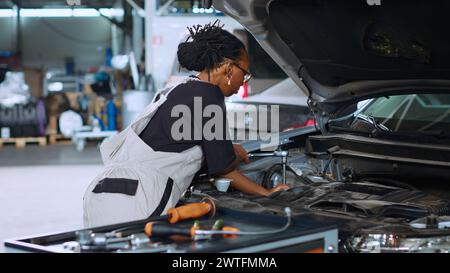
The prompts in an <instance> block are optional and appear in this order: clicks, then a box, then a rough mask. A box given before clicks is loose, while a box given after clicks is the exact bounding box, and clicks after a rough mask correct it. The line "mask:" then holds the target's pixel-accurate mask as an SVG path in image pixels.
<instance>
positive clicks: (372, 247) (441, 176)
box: [187, 136, 450, 252]
mask: <svg viewBox="0 0 450 273" xmlns="http://www.w3.org/2000/svg"><path fill="white" fill-rule="evenodd" d="M330 139H332V138H330V137H327V138H323V136H309V137H301V138H298V139H294V141H291V142H289V143H288V144H285V145H283V146H280V147H279V150H278V154H281V152H287V154H288V156H287V160H286V164H283V158H282V157H281V156H269V155H268V153H265V154H266V155H267V156H262V157H255V158H254V159H253V160H252V162H251V163H250V164H247V165H243V166H241V171H242V172H243V173H244V174H245V175H246V176H248V177H250V178H252V179H253V180H254V181H256V182H257V183H259V184H260V185H262V186H264V187H266V188H272V187H275V186H277V185H279V184H280V183H283V180H285V183H286V184H288V185H289V186H290V189H289V190H286V191H278V192H275V193H273V194H271V195H269V196H268V197H260V196H253V195H248V194H244V193H242V192H239V191H236V190H231V191H229V192H227V193H223V192H219V191H217V190H216V189H215V187H214V186H213V184H212V183H211V181H210V180H201V181H196V182H195V183H194V184H193V185H194V186H193V187H192V188H191V189H190V192H189V193H188V194H187V196H188V197H189V196H191V198H193V197H195V195H206V196H210V197H212V198H214V199H215V200H216V202H217V203H218V204H219V205H220V206H223V207H226V208H230V209H235V210H242V211H248V212H256V213H263V214H275V215H281V214H282V213H283V209H284V208H285V207H290V208H291V210H292V213H293V214H294V215H308V214H312V215H316V216H317V215H319V216H324V217H330V218H333V219H336V221H337V222H338V223H339V232H340V237H339V238H340V251H343V252H448V251H449V249H450V229H449V228H450V217H449V215H450V201H449V200H450V199H449V198H448V196H449V192H448V189H447V188H448V187H447V186H446V185H445V182H446V181H445V180H446V177H450V176H448V166H446V164H448V162H449V161H445V160H446V159H447V158H446V157H447V156H448V155H447V154H440V155H438V156H435V160H431V158H429V159H424V158H418V157H417V156H416V155H417V154H419V153H414V149H415V148H418V149H426V148H427V147H425V146H417V147H411V146H404V147H403V148H404V149H405V150H402V146H401V145H396V144H395V143H390V144H384V143H378V142H374V143H370V141H368V142H366V143H364V142H363V141H361V140H360V139H358V141H359V144H360V150H357V149H353V150H350V149H347V148H346V145H345V141H346V140H345V139H343V138H335V140H334V141H330ZM350 141H357V140H355V139H351V140H350ZM382 144H384V148H383V149H382V150H380V151H379V153H380V154H384V157H380V158H378V157H377V154H376V153H377V152H376V149H375V150H374V147H373V145H380V147H382ZM352 147H358V146H355V145H353V146H352ZM378 149H380V148H378ZM369 150H370V151H369ZM431 150H432V148H431ZM441 151H442V150H441ZM391 153H396V155H395V156H394V155H392V156H391ZM401 153H404V154H403V155H401ZM420 154H424V155H430V153H423V152H422V151H421V152H420ZM283 165H285V166H283ZM284 169H285V171H284ZM430 170H433V171H432V172H431V171H430ZM283 173H285V174H283ZM424 174H426V176H425V175H424ZM430 174H431V175H430Z"/></svg>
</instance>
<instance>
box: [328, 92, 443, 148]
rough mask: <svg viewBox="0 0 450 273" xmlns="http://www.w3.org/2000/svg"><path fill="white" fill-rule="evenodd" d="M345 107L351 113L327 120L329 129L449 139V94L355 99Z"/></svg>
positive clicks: (381, 134) (374, 134)
mask: <svg viewBox="0 0 450 273" xmlns="http://www.w3.org/2000/svg"><path fill="white" fill-rule="evenodd" d="M351 109H353V110H351ZM346 111H349V112H348V113H351V112H353V114H350V115H348V116H343V117H340V118H337V119H334V120H330V122H329V123H328V127H329V129H330V131H341V132H342V131H344V132H353V133H360V134H364V135H366V134H368V135H369V136H373V137H394V138H395V137H398V136H401V137H406V138H409V139H410V140H414V139H415V138H417V140H422V141H423V138H421V137H425V138H429V139H432V140H440V141H444V142H445V143H447V142H448V141H450V132H449V128H450V94H408V95H395V96H385V97H379V98H374V99H369V100H366V101H361V102H358V103H357V104H354V105H352V106H350V107H349V108H348V109H347V110H346Z"/></svg>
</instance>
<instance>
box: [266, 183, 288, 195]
mask: <svg viewBox="0 0 450 273" xmlns="http://www.w3.org/2000/svg"><path fill="white" fill-rule="evenodd" d="M289 189H290V187H289V186H288V185H286V184H281V185H278V186H276V187H275V188H271V189H270V190H269V195H270V194H272V193H274V192H277V191H285V190H289Z"/></svg>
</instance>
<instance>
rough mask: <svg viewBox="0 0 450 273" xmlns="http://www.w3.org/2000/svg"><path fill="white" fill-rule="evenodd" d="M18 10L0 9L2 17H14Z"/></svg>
mask: <svg viewBox="0 0 450 273" xmlns="http://www.w3.org/2000/svg"><path fill="white" fill-rule="evenodd" d="M16 15H17V12H16V11H15V10H13V9H0V17H13V16H16Z"/></svg>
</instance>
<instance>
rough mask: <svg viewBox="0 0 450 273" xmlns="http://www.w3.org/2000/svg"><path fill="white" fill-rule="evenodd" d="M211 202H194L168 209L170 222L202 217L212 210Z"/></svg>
mask: <svg viewBox="0 0 450 273" xmlns="http://www.w3.org/2000/svg"><path fill="white" fill-rule="evenodd" d="M211 208H212V206H211V204H209V203H192V204H188V205H184V206H180V207H178V208H171V209H169V210H168V211H167V214H168V215H169V223H171V224H175V223H177V222H178V221H181V220H186V219H195V218H200V217H202V216H204V215H206V214H208V213H209V212H210V211H211Z"/></svg>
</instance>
